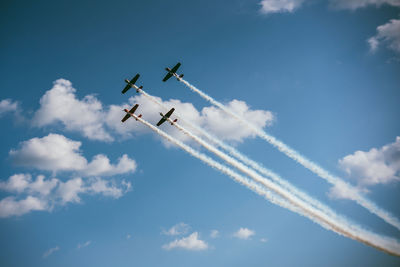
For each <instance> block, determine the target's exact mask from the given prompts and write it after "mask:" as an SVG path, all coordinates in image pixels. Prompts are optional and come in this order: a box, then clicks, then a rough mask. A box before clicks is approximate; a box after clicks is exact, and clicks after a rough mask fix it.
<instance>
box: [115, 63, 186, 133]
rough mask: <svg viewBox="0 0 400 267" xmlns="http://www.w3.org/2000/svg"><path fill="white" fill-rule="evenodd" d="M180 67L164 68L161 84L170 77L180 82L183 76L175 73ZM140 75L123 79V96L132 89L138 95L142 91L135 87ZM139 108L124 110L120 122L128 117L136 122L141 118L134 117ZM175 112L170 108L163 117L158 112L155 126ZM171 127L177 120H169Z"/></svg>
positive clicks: (136, 105)
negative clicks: (164, 73) (158, 119)
mask: <svg viewBox="0 0 400 267" xmlns="http://www.w3.org/2000/svg"><path fill="white" fill-rule="evenodd" d="M180 66H181V63H179V62H178V63H177V64H176V65H175V66H174V67H173V68H172V69H170V68H165V70H166V71H168V73H167V75H165V77H164V79H162V81H163V82H165V81H167V80H168V79H169V78H171V77H172V76H174V77H176V79H177V80H178V81H180V80H181V79H182V77H183V74H181V75H178V74H177V73H176V71H177V70H178V69H179V67H180ZM139 77H140V74H139V73H138V74H136V75H135V77H133V78H132V79H131V80H128V79H125V82H126V86H125V88H124V89H123V90H122V92H121V93H122V94H125V93H126V92H127V91H128V90H129V89H131V88H134V89H136V92H137V93H140V90H141V89H143V86H137V85H136V82H137V80H138V79H139ZM138 107H139V104H135V105H134V106H133V107H132V108H131V109H130V110H128V109H124V110H123V111H124V112H125V113H126V114H125V116H124V117H123V118H122V120H121V122H125V121H126V120H127V119H129V118H130V117H134V118H135V119H136V120H138V118H141V117H142V114H139V115H138V116H136V115H134V113H135V111H136V109H137V108H138ZM174 111H175V108H171V109H170V110H169V111H168V112H167V113H166V114H165V115H164V114H162V113H161V112H160V115H161V120H160V121H159V122H158V123H157V126H160V125H161V124H163V123H164V122H165V121H167V120H169V118H170V117H171V115H172V113H173V112H174ZM169 121H170V123H171V125H173V124H174V123H175V122H177V121H178V119H175V120H173V121H171V120H169Z"/></svg>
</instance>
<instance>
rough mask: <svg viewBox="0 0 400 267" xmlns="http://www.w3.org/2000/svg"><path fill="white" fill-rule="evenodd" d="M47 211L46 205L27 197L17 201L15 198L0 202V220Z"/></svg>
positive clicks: (37, 199) (41, 201)
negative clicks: (37, 211) (36, 211)
mask: <svg viewBox="0 0 400 267" xmlns="http://www.w3.org/2000/svg"><path fill="white" fill-rule="evenodd" d="M46 209H48V206H47V203H46V202H45V201H43V200H41V199H39V198H37V197H32V196H27V197H26V198H25V199H20V200H17V199H16V198H15V197H13V196H11V197H6V198H4V199H2V200H1V201H0V218H5V217H10V216H20V215H22V214H25V213H28V212H31V211H34V210H46Z"/></svg>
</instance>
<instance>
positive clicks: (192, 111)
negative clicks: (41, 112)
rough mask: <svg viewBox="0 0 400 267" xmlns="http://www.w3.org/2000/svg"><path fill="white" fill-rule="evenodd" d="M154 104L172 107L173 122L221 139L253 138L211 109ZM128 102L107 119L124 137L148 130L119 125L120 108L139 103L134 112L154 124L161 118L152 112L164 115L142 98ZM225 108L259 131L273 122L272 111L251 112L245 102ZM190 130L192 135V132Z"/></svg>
mask: <svg viewBox="0 0 400 267" xmlns="http://www.w3.org/2000/svg"><path fill="white" fill-rule="evenodd" d="M157 101H159V102H161V103H163V105H164V106H166V107H175V113H174V114H173V115H172V119H174V118H175V116H179V118H182V119H183V120H184V121H190V122H191V124H193V125H196V126H197V127H200V128H203V129H206V130H207V131H209V132H210V133H212V134H213V135H215V136H217V137H219V138H220V139H222V140H227V141H237V142H240V141H243V139H245V138H248V137H254V133H253V132H252V131H251V130H249V129H248V128H247V127H243V126H242V125H241V124H240V123H239V122H238V121H237V120H236V119H234V118H232V117H231V116H230V115H227V114H226V113H225V112H224V111H222V110H220V109H218V108H215V107H213V106H211V107H204V108H203V109H202V110H201V111H198V110H197V109H196V108H195V107H194V106H193V105H192V104H191V103H183V102H181V101H179V100H175V99H171V100H168V101H163V100H162V99H161V98H157ZM129 103H130V104H129V105H128V104H125V105H123V106H114V105H112V106H110V109H109V112H108V115H107V118H106V122H107V125H108V127H110V128H112V129H114V131H115V132H117V133H119V134H121V135H124V136H126V135H129V134H131V133H135V134H138V133H147V132H149V130H148V129H147V128H146V127H145V126H143V125H142V124H140V123H130V124H121V123H120V119H121V109H123V108H129V107H130V106H131V105H133V104H134V103H141V105H140V106H139V108H138V111H137V112H138V114H139V113H141V114H143V118H144V119H146V120H147V121H149V122H151V123H153V124H155V123H157V122H158V121H159V120H160V115H159V114H158V112H154V111H155V110H156V111H162V112H166V110H160V107H159V106H158V105H157V104H155V103H153V102H152V101H150V100H149V99H148V98H146V97H145V96H143V95H137V96H135V97H131V98H130V99H129ZM227 106H228V107H229V108H230V109H232V110H233V111H234V112H236V113H237V114H238V115H240V116H243V117H244V118H246V119H248V120H249V122H250V123H252V124H254V125H256V126H258V127H260V128H264V127H265V126H270V125H271V124H272V123H273V121H274V119H275V117H274V115H273V113H272V112H271V111H266V110H252V109H250V107H249V106H248V105H247V104H246V103H245V102H244V101H239V100H232V101H231V102H229V103H228V104H227ZM178 123H180V124H181V125H182V126H184V127H185V128H189V129H190V127H189V125H187V124H185V123H184V122H183V121H182V120H178ZM161 128H162V129H163V130H164V131H166V132H167V133H168V134H170V135H172V136H174V137H175V138H177V139H179V140H181V141H189V140H190V138H189V137H187V136H186V135H184V134H183V133H181V132H180V131H179V130H177V129H176V128H175V127H171V125H169V124H168V123H165V124H164V125H161ZM191 130H193V131H194V132H195V130H194V129H191Z"/></svg>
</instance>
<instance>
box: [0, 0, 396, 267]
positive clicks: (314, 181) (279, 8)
mask: <svg viewBox="0 0 400 267" xmlns="http://www.w3.org/2000/svg"><path fill="white" fill-rule="evenodd" d="M376 3H378V4H376ZM399 6H400V3H399V2H398V1H396V0H392V1H389V0H388V1H385V0H384V1H374V0H371V1H363V0H352V1H341V0H331V1H317V0H315V1H313V0H309V1H301V0H288V1H286V2H285V1H275V0H264V1H260V0H258V1H239V0H235V1H205V2H204V1H202V2H201V1H200V2H199V1H198V2H195V1H167V2H166V1H147V2H144V1H143V2H136V1H114V2H113V3H108V2H105V1H104V2H102V1H97V2H96V3H95V4H94V3H93V2H89V1H87V2H85V1H57V2H54V1H40V2H36V3H32V2H29V1H27V2H19V3H14V2H11V1H9V2H4V1H3V2H2V3H1V8H0V10H1V11H0V12H1V16H0V25H1V26H0V34H1V36H2V42H0V58H1V60H0V77H1V79H0V88H1V96H0V123H1V125H2V129H3V130H2V131H1V139H0V146H1V148H2V149H1V150H0V166H1V168H0V172H1V175H0V179H1V181H0V217H1V218H0V244H1V248H2V250H1V252H0V265H2V266H27V265H29V266H72V265H73V266H87V265H96V266H111V265H112V266H132V265H138V266H188V265H189V266H205V265H206V266H265V265H271V266H310V265H311V266H313V265H319V266H321V265H323V266H338V265H340V266H342V265H344V266H354V265H356V266H376V265H385V266H398V265H399V263H400V260H399V258H398V257H395V256H390V255H387V254H385V253H383V252H381V251H378V250H376V249H374V248H371V247H369V246H366V245H364V244H361V243H359V242H357V241H354V240H351V239H349V238H346V237H343V236H339V235H338V234H336V233H334V232H332V231H328V230H326V229H324V228H322V227H321V226H320V225H318V224H316V223H313V222H312V221H311V220H309V219H307V218H305V217H302V216H299V215H298V214H296V213H293V212H291V211H289V210H287V209H284V208H281V207H279V206H276V205H274V204H272V203H270V202H268V201H267V200H266V199H264V198H263V197H262V196H259V195H257V194H255V193H254V192H252V191H250V190H249V189H248V188H246V187H244V186H242V185H240V184H238V183H235V182H233V181H232V179H229V177H228V176H226V175H224V174H222V173H220V172H218V171H216V170H215V169H212V168H210V167H209V166H207V165H206V164H204V163H202V162H201V161H199V160H198V159H195V158H193V157H191V156H190V155H188V154H187V153H185V152H184V151H182V150H181V149H179V148H177V147H174V146H171V144H170V143H169V142H168V141H165V140H163V139H162V138H161V137H159V136H157V135H156V134H154V133H152V132H151V131H149V130H148V129H147V128H146V127H144V126H141V125H140V123H139V122H136V121H134V120H129V121H127V122H126V123H125V124H124V125H121V123H120V119H121V118H122V116H123V112H122V108H123V107H128V105H131V104H133V103H134V102H139V104H141V106H140V107H139V109H138V112H139V113H142V114H143V118H145V119H146V120H148V121H150V122H151V123H155V122H157V119H159V115H158V112H159V111H161V110H157V108H156V107H154V106H152V104H151V103H149V102H146V100H145V99H144V98H143V96H140V95H138V94H136V93H135V92H134V90H131V91H129V92H128V93H126V94H125V95H122V94H121V93H120V92H121V90H122V88H123V87H124V86H125V84H124V82H123V80H124V79H125V78H131V77H133V75H134V74H136V73H140V74H141V77H140V79H139V81H138V83H139V85H143V86H144V90H145V91H146V92H147V93H149V94H151V95H154V96H158V97H161V99H162V101H164V102H163V103H164V104H165V105H167V106H168V107H170V106H171V107H172V106H175V108H176V109H177V112H181V113H180V114H181V115H182V116H183V117H185V119H187V120H190V121H192V123H195V124H197V125H198V126H200V127H202V128H203V129H205V130H207V131H208V132H211V133H213V134H214V135H216V136H217V137H218V138H220V139H222V140H224V141H225V142H227V143H229V144H231V145H233V146H235V147H236V148H237V149H238V150H240V151H241V152H242V153H243V154H245V155H247V156H249V157H250V158H252V159H254V160H256V161H257V162H259V163H261V164H262V165H264V166H265V167H267V168H269V169H271V170H273V171H274V172H276V173H278V174H279V175H280V176H281V177H283V178H284V179H286V180H288V181H290V182H291V183H292V184H293V185H295V186H296V187H298V188H300V189H302V190H303V191H305V192H307V193H308V194H309V195H310V196H312V197H315V198H316V199H318V200H319V201H321V202H323V203H325V204H327V205H328V206H329V207H331V208H332V209H333V210H335V211H336V212H337V213H338V214H340V215H343V216H346V217H347V218H349V219H351V220H352V221H354V222H356V223H357V224H359V225H362V226H363V227H365V228H366V229H368V230H370V231H373V232H375V233H377V234H380V235H384V236H388V237H392V238H395V239H396V240H399V238H400V234H399V230H398V229H396V228H395V227H393V226H392V225H390V224H388V223H386V222H385V221H383V220H382V219H381V218H379V217H378V216H375V215H373V214H371V213H370V212H369V211H368V210H366V209H364V208H363V207H361V206H360V205H358V204H356V203H355V202H354V201H352V200H350V199H348V198H350V197H351V194H350V195H348V194H347V195H346V194H345V193H346V192H344V191H343V190H342V189H341V188H336V189H333V187H332V185H331V184H328V183H327V182H326V181H324V180H323V179H321V178H320V177H318V176H317V175H316V174H314V173H312V172H310V171H309V170H307V169H306V168H304V167H303V166H301V165H300V164H298V163H296V162H295V161H293V160H292V159H289V158H288V157H287V156H286V155H284V154H283V153H281V152H279V151H278V150H277V149H275V148H274V147H273V146H271V145H270V144H268V143H267V142H265V141H263V140H262V139H261V138H258V137H255V136H254V135H253V134H252V132H251V131H249V130H248V129H246V127H243V125H241V124H240V123H238V122H237V121H235V120H234V119H232V118H230V117H229V116H227V115H226V114H225V113H223V112H222V111H220V110H218V109H216V108H214V107H212V106H211V104H210V103H208V102H206V101H205V100H203V99H201V98H200V97H198V95H196V94H194V93H193V92H191V91H190V90H189V89H188V88H187V87H186V86H185V85H184V84H182V83H179V82H177V81H176V80H174V79H171V80H170V81H168V82H166V83H163V82H162V81H161V79H162V77H163V75H165V71H164V68H165V67H167V66H169V67H171V66H172V65H173V64H175V63H176V62H178V61H180V62H182V66H181V69H180V71H181V72H182V73H184V74H185V77H184V78H185V79H186V80H187V81H188V82H190V83H191V84H193V85H195V86H196V87H198V88H200V89H201V90H203V91H204V92H206V93H208V94H209V95H211V96H212V97H214V98H215V99H217V100H218V101H221V102H222V103H224V104H227V105H228V106H229V107H230V108H232V109H233V110H235V111H238V112H239V111H240V112H242V113H241V115H242V116H243V117H245V118H246V119H248V120H249V121H250V122H251V123H253V124H256V125H257V126H259V127H264V129H265V130H266V131H267V132H268V133H270V134H271V135H273V136H275V137H277V138H278V139H280V140H282V141H283V142H285V143H286V144H288V145H289V146H290V147H292V148H294V149H295V150H297V151H299V152H301V153H302V154H303V155H305V156H306V157H307V158H309V159H311V160H313V161H314V162H316V163H318V164H319V165H320V166H322V167H323V168H324V169H326V170H328V171H330V172H331V173H332V174H334V175H337V176H339V177H341V178H342V179H343V180H345V181H348V182H349V183H351V184H352V185H354V187H355V188H356V189H357V190H358V192H360V194H363V196H365V197H366V198H368V199H369V200H371V201H373V202H374V203H375V204H377V205H378V206H379V207H380V208H382V209H383V210H386V211H388V212H390V213H391V214H392V215H393V216H394V217H397V218H399V217H400V208H399V206H398V205H397V203H398V202H399V197H398V196H399V193H400V192H399V190H400V188H399V183H398V180H399V178H400V177H399V171H400V163H399V157H398V155H399V153H400V138H397V137H398V136H400V125H399V124H398V123H397V121H398V115H399V112H400V108H399V104H398V102H399V101H398V100H399V99H400V90H399V89H400V88H399V84H400V75H399V70H400V61H399V57H400V21H399V11H400V9H399ZM161 99H160V101H161ZM234 100H236V101H234ZM161 129H162V130H164V131H166V132H168V133H169V134H171V135H173V136H174V137H176V138H178V139H180V140H182V141H184V142H185V143H187V144H189V145H191V146H193V147H194V148H195V149H198V150H200V151H201V152H202V153H207V154H208V155H210V156H211V157H213V158H214V159H216V160H218V161H221V160H220V159H218V157H215V156H213V155H212V154H209V153H208V152H207V150H205V149H203V148H201V147H200V146H199V145H198V144H196V143H194V142H193V141H191V140H190V139H189V138H187V137H185V136H183V135H182V134H180V133H179V132H178V131H177V130H176V129H174V128H173V127H172V126H171V125H168V124H165V125H163V126H162V127H161ZM221 162H222V161H221Z"/></svg>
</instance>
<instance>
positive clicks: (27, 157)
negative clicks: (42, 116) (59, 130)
mask: <svg viewBox="0 0 400 267" xmlns="http://www.w3.org/2000/svg"><path fill="white" fill-rule="evenodd" d="M80 146H81V142H78V141H73V140H71V139H68V138H66V137H65V136H63V135H59V134H49V135H47V136H45V137H43V138H37V137H36V138H32V139H30V140H28V141H24V142H22V143H21V144H20V149H18V150H13V149H12V150H11V151H10V156H11V158H12V160H13V162H14V163H15V164H17V165H20V166H28V167H34V168H37V169H39V170H48V171H71V170H82V169H84V168H85V167H86V165H87V160H86V159H85V158H84V157H83V156H82V155H81V154H80V151H79V148H80Z"/></svg>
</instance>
